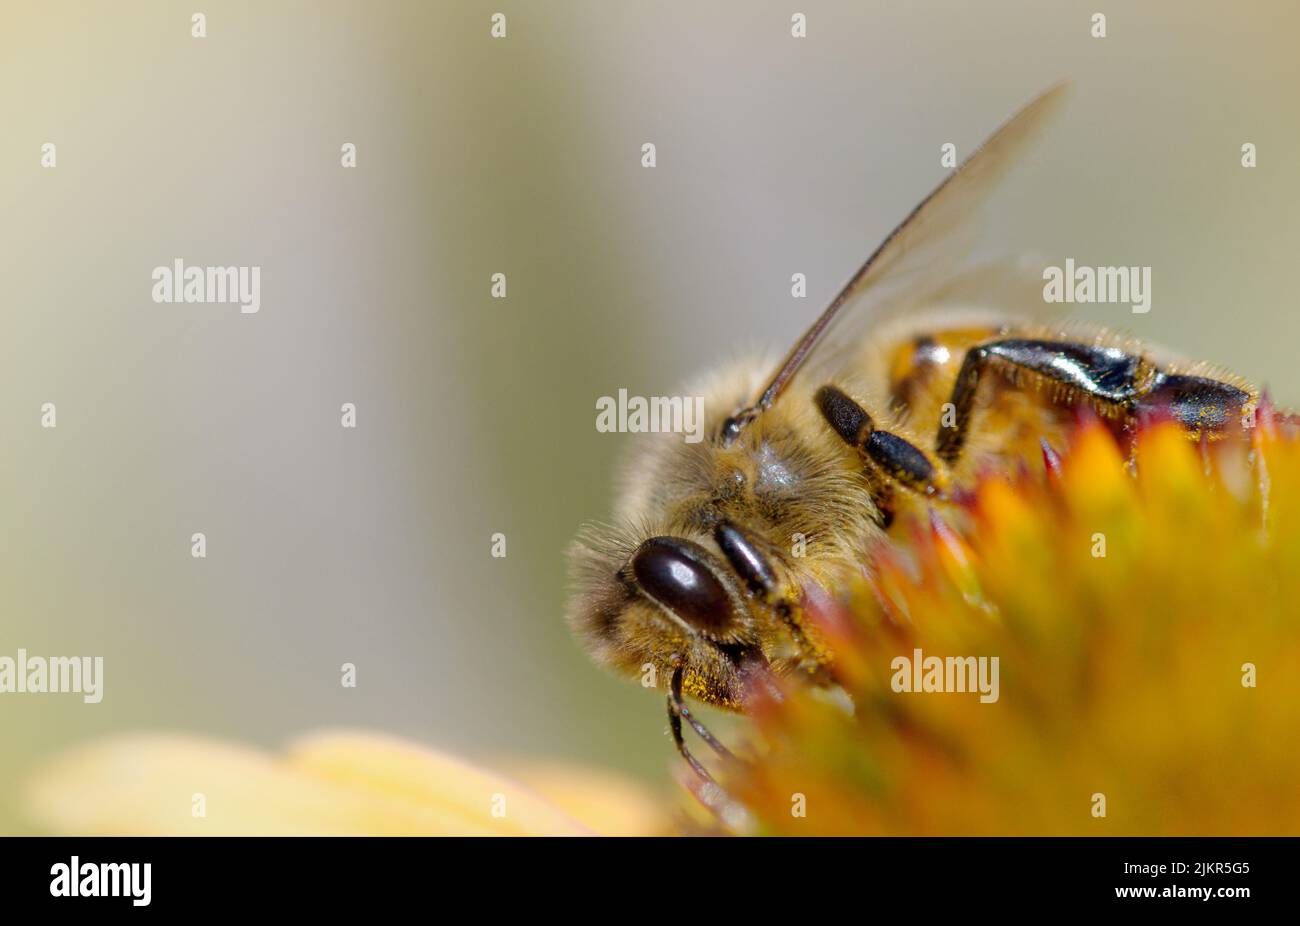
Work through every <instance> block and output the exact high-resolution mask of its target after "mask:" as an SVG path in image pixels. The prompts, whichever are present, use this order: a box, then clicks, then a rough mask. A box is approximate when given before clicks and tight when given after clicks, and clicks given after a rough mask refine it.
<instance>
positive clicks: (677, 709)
mask: <svg viewBox="0 0 1300 926" xmlns="http://www.w3.org/2000/svg"><path fill="white" fill-rule="evenodd" d="M672 664H673V676H672V680H671V682H670V683H669V686H668V727H669V729H670V730H672V734H673V743H674V745H676V746H677V751H678V752H679V753H681V754H682V758H683V759H685V760H686V764H687V765H689V766H690V767H691V770H692V771H694V772H695V774H697V775H699V776H700V777H701V778H703V779H704V780H705V781H708V782H712V781H713V776H712V775H710V774H709V773H708V770H707V769H705V768H704V766H703V765H702V764H700V761H699V760H698V759H696V758H695V756H694V755H693V754H692V753H691V751H690V749H689V748H688V747H687V745H686V740H685V739H684V738H683V737H682V721H683V720H685V721H686V722H687V723H688V724H690V725H691V729H692V730H694V731H695V735H696V736H698V737H699V738H700V739H702V740H703V741H704V742H706V743H708V744H709V746H710V747H711V748H712V749H713V751H714V752H716V753H717V754H718V755H719V756H721V757H722V758H723V759H733V758H735V756H734V755H733V754H732V752H731V750H730V749H728V748H727V747H726V746H724V745H722V742H721V741H720V740H719V739H718V738H717V737H715V736H714V735H713V734H712V733H710V732H709V728H708V727H706V726H705V725H704V724H702V723H700V721H699V720H697V719H696V717H695V715H694V714H692V713H691V709H690V708H689V707H687V706H686V702H685V701H684V700H683V699H682V673H683V671H684V667H683V665H682V662H681V659H680V658H679V657H674V659H673V663H672Z"/></svg>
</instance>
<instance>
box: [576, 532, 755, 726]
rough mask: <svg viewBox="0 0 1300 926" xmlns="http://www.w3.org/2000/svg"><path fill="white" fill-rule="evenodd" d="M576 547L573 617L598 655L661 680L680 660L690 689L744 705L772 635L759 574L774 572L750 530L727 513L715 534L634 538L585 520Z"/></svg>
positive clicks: (710, 699) (708, 698)
mask: <svg viewBox="0 0 1300 926" xmlns="http://www.w3.org/2000/svg"><path fill="white" fill-rule="evenodd" d="M570 555H571V562H572V564H573V578H574V580H575V582H574V584H575V586H576V587H575V589H574V594H573V597H572V601H571V604H570V608H569V623H570V625H571V626H572V627H573V629H574V631H575V632H576V633H577V635H578V636H579V638H580V639H582V641H583V642H584V643H585V644H586V646H587V649H588V650H589V651H590V652H591V653H592V655H593V656H594V657H595V658H596V659H598V660H599V661H601V662H603V663H605V664H606V665H609V666H611V667H612V668H614V669H616V670H618V671H621V672H623V673H624V674H627V675H639V676H641V678H642V679H643V681H644V683H645V684H646V685H647V687H649V686H651V685H653V686H654V687H657V688H666V687H667V685H668V680H669V677H670V675H671V670H672V667H673V666H674V665H678V664H680V665H681V666H682V668H683V670H684V671H683V688H684V691H685V693H686V694H688V695H690V696H692V697H695V698H697V699H699V700H701V701H705V702H707V703H710V704H713V705H716V706H719V707H728V708H736V709H738V708H740V707H741V706H742V704H743V702H744V700H745V697H746V689H747V686H748V685H749V684H751V682H752V680H753V676H752V672H753V671H754V670H755V669H756V668H760V667H763V666H766V664H767V656H766V655H765V649H766V648H767V647H766V645H765V644H766V643H767V642H768V641H769V640H770V636H771V631H770V615H768V614H767V607H766V604H765V602H763V601H761V600H760V596H759V595H758V594H757V593H758V592H761V591H762V588H761V586H759V585H757V584H756V579H757V577H760V576H762V577H767V578H770V577H771V576H772V574H773V573H772V569H771V566H770V565H769V564H768V562H767V560H766V559H765V558H764V557H763V556H762V554H761V553H759V552H758V549H757V545H756V544H755V543H754V542H752V541H751V540H750V538H749V537H748V535H747V534H746V533H745V532H744V531H742V530H741V529H740V528H738V527H736V526H735V525H732V524H730V523H729V522H726V521H722V522H719V523H718V524H717V525H716V526H715V528H714V530H713V531H712V534H711V535H710V536H702V537H698V538H696V539H692V538H688V537H682V536H672V535H653V536H650V537H647V538H645V539H642V540H637V539H636V538H635V537H633V536H630V532H622V531H617V530H615V529H609V528H604V529H601V528H589V529H588V530H587V531H586V532H584V534H583V536H582V537H580V539H579V540H578V542H577V543H575V544H574V547H573V548H572V549H571V551H570Z"/></svg>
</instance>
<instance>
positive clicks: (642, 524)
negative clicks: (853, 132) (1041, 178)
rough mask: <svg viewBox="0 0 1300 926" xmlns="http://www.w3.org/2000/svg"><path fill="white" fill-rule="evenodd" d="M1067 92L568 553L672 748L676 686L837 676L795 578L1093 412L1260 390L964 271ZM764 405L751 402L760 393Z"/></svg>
mask: <svg viewBox="0 0 1300 926" xmlns="http://www.w3.org/2000/svg"><path fill="white" fill-rule="evenodd" d="M1064 95H1065V87H1064V86H1058V87H1055V88H1053V89H1051V90H1049V91H1047V92H1046V93H1044V94H1043V95H1041V96H1039V97H1038V98H1037V99H1035V100H1034V101H1032V102H1031V103H1029V104H1028V105H1027V106H1026V107H1025V108H1024V109H1022V110H1020V111H1019V112H1018V113H1017V114H1016V115H1015V116H1013V117H1012V118H1011V119H1010V120H1008V121H1007V122H1006V123H1004V124H1003V125H1002V127H1001V128H999V129H998V130H997V131H996V132H995V133H994V134H993V135H992V136H991V137H990V138H989V139H988V140H987V141H986V142H985V143H984V145H983V146H982V147H981V148H979V149H978V150H976V151H975V152H974V153H973V154H972V155H971V156H970V157H969V158H968V159H967V160H966V161H965V162H964V163H963V164H962V165H961V166H959V167H958V168H957V169H956V170H954V171H953V172H952V173H950V174H949V175H948V176H947V178H946V179H945V180H944V181H943V182H942V183H941V184H940V185H939V186H938V188H937V189H935V190H934V191H933V192H932V193H931V194H930V195H929V196H927V197H926V198H925V199H924V200H922V202H921V203H920V205H918V206H917V207H916V208H915V209H914V210H913V211H912V212H911V214H910V215H908V216H907V218H905V219H904V220H903V222H902V223H901V224H900V225H899V226H898V227H897V228H896V229H895V230H894V231H893V232H892V233H891V234H890V235H889V236H888V237H887V238H886V239H885V241H884V243H883V244H881V245H880V246H879V247H878V248H877V249H876V251H875V253H873V254H872V255H871V256H870V257H868V258H867V260H866V262H865V263H864V264H863V265H862V266H861V268H860V269H859V270H858V271H857V272H856V273H855V274H854V275H853V277H852V279H850V280H849V282H848V283H847V284H846V285H845V286H844V288H843V289H842V290H841V291H840V293H839V294H838V295H837V296H836V297H835V299H834V301H832V302H831V304H830V305H829V306H828V307H827V308H826V310H825V311H824V312H823V313H822V314H821V316H820V317H819V318H817V320H816V321H815V322H814V323H813V324H812V326H811V327H810V328H808V330H807V331H806V333H805V334H804V335H803V336H802V337H801V338H800V339H799V340H798V342H797V343H796V344H795V345H794V347H793V348H792V349H791V350H790V351H789V353H788V354H787V355H786V356H785V358H784V359H783V360H782V361H781V362H780V363H779V364H778V365H777V366H776V371H775V373H771V372H770V366H767V367H765V366H763V365H762V364H759V363H749V364H742V365H739V366H738V367H736V368H735V369H731V370H727V371H724V372H723V373H721V374H720V375H717V376H715V377H713V378H712V379H711V380H710V381H709V382H707V383H706V384H704V386H703V388H702V389H700V390H699V391H698V393H696V394H701V395H703V396H705V409H706V412H705V430H704V434H705V437H704V439H703V440H702V441H700V442H698V443H686V442H683V441H682V440H681V438H680V436H676V435H671V434H659V435H653V439H647V442H646V443H647V445H642V446H638V447H637V448H636V450H637V452H638V455H637V456H636V457H635V458H634V459H632V460H631V461H630V465H629V466H628V468H627V470H626V472H625V474H624V479H623V489H622V493H621V496H620V500H619V504H618V507H617V511H616V520H615V522H614V523H613V524H612V525H589V526H587V527H586V528H584V529H583V531H582V533H581V534H580V535H579V537H578V539H577V540H576V541H575V542H574V544H573V546H572V548H571V549H570V562H571V573H572V579H573V585H574V591H573V595H572V598H571V602H570V607H569V613H568V619H569V623H570V626H571V627H572V628H573V630H574V632H575V633H576V634H577V635H578V637H579V638H580V639H581V640H582V642H583V643H584V644H585V646H586V648H587V649H588V650H589V652H590V653H591V655H592V656H593V657H594V658H595V659H596V660H597V661H598V662H601V663H603V664H605V665H607V666H609V667H612V668H613V669H615V670H617V671H619V672H622V673H625V674H627V675H632V676H637V675H640V676H642V677H646V675H647V673H654V675H653V677H654V678H655V679H656V682H655V684H656V687H659V688H663V689H666V691H667V699H668V716H669V723H670V729H671V731H672V734H673V738H674V741H675V743H676V745H677V748H678V750H679V751H680V752H681V753H682V755H683V756H684V757H685V758H686V760H687V761H688V762H689V763H690V764H691V766H692V767H693V768H694V769H695V770H696V771H697V772H698V773H700V774H701V775H703V776H704V777H706V778H707V777H708V775H707V772H706V771H705V770H704V769H703V767H702V765H701V764H700V763H699V762H698V761H697V760H696V759H695V758H694V756H693V755H692V754H691V753H690V750H689V749H688V748H687V747H686V744H685V742H684V741H683V738H682V721H683V720H685V721H686V722H688V723H689V724H690V725H691V726H692V727H693V728H694V729H695V731H696V732H697V734H699V735H700V736H701V737H702V738H703V739H704V740H705V741H706V742H708V743H709V744H710V745H711V746H713V747H714V748H715V749H717V750H718V751H719V752H720V753H723V754H726V750H725V747H723V746H722V744H720V743H718V742H717V741H716V740H715V739H714V738H713V737H711V736H710V735H709V733H708V730H707V729H706V728H705V727H704V726H703V724H701V723H700V722H699V721H698V719H696V718H695V717H694V715H693V714H692V713H691V710H690V708H689V706H688V705H687V703H686V701H685V698H687V697H690V698H693V699H696V700H699V701H702V702H704V703H707V704H710V705H713V706H716V707H721V708H725V709H730V710H736V711H743V710H744V707H745V704H746V700H747V697H748V693H749V692H750V691H751V690H752V687H753V686H754V685H756V684H760V683H761V681H762V679H763V678H764V677H766V673H774V674H776V675H791V674H797V675H801V676H803V677H805V678H807V679H808V680H809V681H810V682H811V683H813V684H829V679H830V676H829V672H828V669H829V668H830V661H831V656H830V653H829V652H828V649H827V646H826V644H825V641H824V640H823V639H821V637H820V636H819V633H818V631H817V628H816V626H814V625H813V624H812V622H810V621H809V620H808V619H807V618H806V617H805V608H804V607H803V601H804V597H803V596H804V590H805V589H806V588H809V587H813V586H821V587H835V586H836V584H837V583H839V582H840V581H842V580H843V579H845V578H846V577H851V576H853V575H854V574H857V575H861V574H862V572H863V569H864V568H865V567H864V563H865V562H866V556H865V553H866V551H867V550H868V549H869V547H870V545H871V544H872V543H873V542H874V541H876V540H878V539H879V538H881V537H882V536H883V535H884V534H885V532H886V531H887V530H888V528H889V525H890V523H891V521H892V519H893V517H894V516H895V514H896V513H897V512H898V511H899V510H900V509H901V508H902V507H903V506H906V505H922V506H934V507H937V508H942V507H943V506H945V505H951V504H952V503H953V500H954V498H955V497H957V496H958V494H959V493H960V492H961V490H962V488H963V487H964V486H970V485H971V484H972V482H973V480H974V479H975V478H976V477H977V476H978V475H979V474H981V473H983V472H987V471H989V470H990V469H992V470H995V471H1010V470H1009V469H1008V468H1009V467H1015V466H1020V465H1023V463H1022V462H1021V461H1026V460H1028V459H1030V457H1031V455H1033V456H1037V457H1038V458H1039V459H1041V458H1042V454H1043V453H1044V449H1043V448H1044V447H1047V448H1049V450H1050V447H1051V446H1052V445H1053V443H1054V442H1056V441H1058V440H1062V439H1063V438H1064V436H1065V433H1066V431H1067V429H1069V428H1070V427H1071V426H1072V425H1073V424H1074V423H1075V421H1076V419H1077V416H1078V414H1079V413H1080V410H1081V409H1084V408H1086V409H1090V410H1091V412H1092V413H1094V414H1096V415H1098V416H1099V417H1101V418H1102V419H1104V420H1106V421H1108V422H1110V423H1111V425H1112V426H1113V427H1114V428H1115V430H1116V431H1117V433H1119V434H1120V435H1121V436H1122V435H1123V433H1124V432H1131V431H1132V429H1133V428H1134V427H1135V425H1136V424H1137V423H1138V422H1140V421H1141V420H1143V419H1145V418H1147V417H1150V416H1160V417H1165V418H1172V419H1173V420H1175V421H1178V422H1180V423H1181V424H1182V425H1183V426H1184V427H1185V428H1186V431H1187V433H1188V435H1189V437H1191V438H1193V439H1199V440H1205V441H1210V440H1219V439H1222V438H1225V437H1228V436H1231V435H1233V434H1242V433H1245V429H1247V428H1249V427H1250V426H1251V425H1252V423H1253V417H1254V411H1255V409H1256V406H1257V403H1258V401H1259V394H1258V391H1257V390H1256V389H1255V388H1254V387H1253V386H1251V385H1250V384H1248V383H1246V382H1245V381H1243V380H1241V379H1239V378H1237V377H1234V376H1232V375H1230V374H1228V373H1226V372H1223V371H1220V370H1217V369H1213V368H1210V367H1208V366H1205V365H1197V364H1185V363H1181V362H1179V361H1177V360H1175V359H1173V358H1172V357H1168V356H1165V355H1163V354H1161V353H1160V352H1158V351H1156V350H1154V349H1152V348H1150V347H1149V346H1146V345H1143V344H1139V343H1137V342H1134V341H1131V340H1125V339H1122V338H1119V337H1117V336H1115V335H1112V334H1110V333H1108V332H1106V331H1103V330H1100V329H1095V328H1084V327H1065V328H1062V327H1051V326H1044V325H1040V324H1034V323H1031V322H1028V321H1025V320H1024V318H1023V315H1024V313H1023V311H1017V308H1018V306H1021V305H1028V304H1029V303H1027V302H1026V301H1025V300H1026V298H1029V299H1036V301H1037V303H1038V304H1039V305H1041V304H1042V288H1041V281H1037V282H1035V284H1034V288H1033V290H1032V292H1033V295H1032V296H1030V295H1029V294H1028V292H1027V291H1026V290H1025V286H1026V283H1025V282H1024V281H1023V279H1022V278H1019V277H1018V276H1017V275H1016V274H1014V273H1012V272H1010V271H1009V270H1008V269H1007V266H1006V265H1000V264H994V265H985V266H975V267H973V268H971V269H967V270H958V269H957V268H958V267H959V266H961V258H962V255H963V254H964V253H965V251H966V250H967V246H968V244H969V242H970V240H971V233H972V229H973V228H974V225H975V223H974V222H972V220H971V219H972V216H973V215H974V214H975V213H976V212H977V208H976V207H978V206H979V205H980V204H981V203H982V202H983V201H984V199H985V197H986V195H987V193H988V192H989V191H990V190H991V189H992V188H993V187H994V186H995V185H996V184H997V182H998V181H999V180H1000V179H1001V178H1002V176H1003V175H1004V173H1005V171H1006V169H1007V168H1008V167H1009V166H1010V165H1011V164H1012V163H1014V162H1015V161H1016V160H1017V159H1018V158H1019V157H1020V155H1021V154H1022V152H1023V151H1024V150H1025V148H1026V146H1027V145H1028V144H1029V142H1030V141H1031V140H1032V139H1033V138H1034V137H1035V136H1037V135H1038V134H1039V133H1040V131H1041V129H1042V128H1043V127H1044V125H1045V124H1046V122H1047V120H1048V117H1049V116H1050V115H1052V114H1053V113H1054V112H1055V111H1056V110H1057V109H1058V108H1059V106H1060V103H1061V101H1062V98H1063V97H1064ZM755 397H756V398H755Z"/></svg>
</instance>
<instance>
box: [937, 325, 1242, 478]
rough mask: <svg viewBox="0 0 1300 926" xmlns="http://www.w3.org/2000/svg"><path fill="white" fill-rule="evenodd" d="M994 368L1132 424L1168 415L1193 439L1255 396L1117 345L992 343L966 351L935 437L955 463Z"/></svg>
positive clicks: (1018, 384) (1065, 401) (1219, 426)
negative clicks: (1163, 366) (1169, 369)
mask: <svg viewBox="0 0 1300 926" xmlns="http://www.w3.org/2000/svg"><path fill="white" fill-rule="evenodd" d="M990 372H992V373H995V374H997V375H998V376H999V377H1000V378H1001V379H1003V380H1004V381H1007V382H1009V383H1010V384H1011V385H1012V386H1013V387H1015V388H1026V387H1046V388H1047V390H1048V395H1050V396H1051V397H1052V401H1053V402H1055V403H1057V404H1061V405H1077V404H1083V403H1087V404H1089V405H1091V406H1092V407H1093V408H1094V409H1095V410H1096V411H1097V412H1098V413H1099V414H1101V415H1103V416H1105V417H1108V418H1112V419H1116V418H1117V419H1121V420H1123V421H1124V422H1125V423H1126V424H1132V423H1133V422H1134V421H1136V420H1138V419H1140V418H1142V417H1145V416H1150V415H1156V414H1164V415H1168V416H1169V417H1171V418H1173V419H1174V420H1175V421H1178V422H1179V423H1180V424H1182V425H1183V426H1184V427H1186V428H1187V429H1188V431H1189V432H1190V433H1191V435H1192V436H1195V437H1199V436H1200V435H1201V434H1203V433H1205V432H1210V433H1215V432H1221V431H1223V430H1225V429H1226V428H1227V427H1228V426H1229V424H1230V423H1231V422H1232V421H1234V420H1240V419H1241V418H1242V417H1243V414H1244V413H1245V412H1246V410H1247V409H1248V408H1249V407H1251V406H1253V403H1254V401H1255V399H1254V397H1253V396H1252V395H1251V394H1250V393H1248V392H1246V391H1245V390H1242V389H1238V388H1237V387H1236V386H1233V385H1231V384H1229V383H1225V382H1221V381H1219V380H1216V379H1210V378H1208V377H1203V376H1185V375H1181V374H1174V373H1165V372H1163V371H1162V370H1160V369H1159V368H1158V367H1156V365H1155V364H1153V363H1152V362H1151V361H1150V360H1148V359H1147V358H1146V357H1144V356H1143V355H1141V354H1136V353H1131V352H1129V351H1125V350H1122V349H1120V348H1117V347H1101V346H1098V345H1094V344H1081V343H1078V342H1074V341H1051V340H1029V339H1022V338H1008V339H1004V340H999V341H992V342H990V343H987V344H981V345H980V346H978V347H972V348H971V349H970V350H968V351H967V352H966V357H965V359H964V360H963V361H962V365H961V369H960V371H958V373H957V381H956V384H955V385H954V386H953V390H952V399H951V405H952V409H953V412H954V418H953V422H952V424H951V425H950V426H949V424H948V423H947V422H942V423H941V424H940V425H939V431H938V434H937V435H936V437H935V451H936V453H938V455H939V458H940V459H942V460H943V461H944V462H946V463H948V464H949V465H952V464H953V463H955V462H956V461H957V459H958V457H960V456H961V451H962V448H963V447H964V446H965V444H966V438H967V435H968V433H969V431H970V422H971V416H972V413H973V412H974V409H975V399H976V394H977V393H978V391H979V387H980V384H981V383H982V382H983V381H984V379H985V374H987V373H990Z"/></svg>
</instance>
